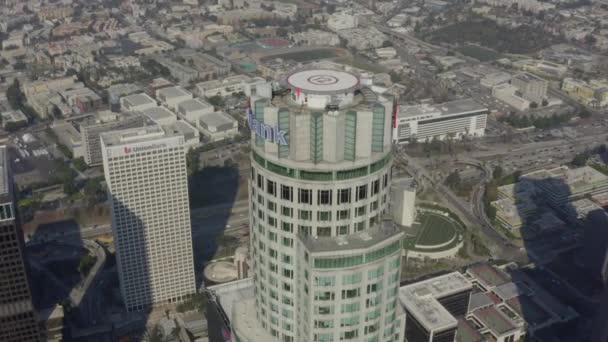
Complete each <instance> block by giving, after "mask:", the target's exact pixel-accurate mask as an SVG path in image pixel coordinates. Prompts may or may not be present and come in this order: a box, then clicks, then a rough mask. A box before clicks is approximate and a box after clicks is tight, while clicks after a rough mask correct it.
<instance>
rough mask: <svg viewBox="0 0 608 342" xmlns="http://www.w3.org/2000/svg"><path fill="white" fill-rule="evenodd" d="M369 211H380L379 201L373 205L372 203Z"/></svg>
mask: <svg viewBox="0 0 608 342" xmlns="http://www.w3.org/2000/svg"><path fill="white" fill-rule="evenodd" d="M369 210H370V211H374V210H378V201H373V202H372V203H370V204H369Z"/></svg>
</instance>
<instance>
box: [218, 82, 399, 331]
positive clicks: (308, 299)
mask: <svg viewBox="0 0 608 342" xmlns="http://www.w3.org/2000/svg"><path fill="white" fill-rule="evenodd" d="M286 81H287V82H286V83H287V85H286V86H285V87H284V89H282V90H279V91H278V92H275V95H274V96H269V94H267V97H261V96H257V97H255V96H254V97H252V98H251V109H250V111H249V123H250V126H251V128H252V146H251V149H252V151H251V164H252V174H251V181H250V192H249V193H250V210H251V249H250V251H251V261H252V269H251V271H252V273H253V274H254V278H253V279H254V282H253V286H254V288H255V291H253V293H254V295H253V297H251V298H250V299H248V300H240V301H239V302H238V303H236V305H234V306H233V307H232V308H231V310H232V312H230V313H228V314H229V315H231V326H232V330H233V334H234V338H235V339H236V341H252V342H253V341H255V342H257V341H264V342H267V341H283V342H285V341H287V342H294V341H297V342H308V341H319V342H322V341H324V342H329V341H336V342H337V341H341V340H357V341H378V342H382V341H401V339H402V336H401V335H402V331H403V324H404V313H403V311H402V310H401V307H400V306H399V305H398V304H397V301H398V289H399V280H400V268H401V253H402V246H401V239H402V237H403V233H402V232H401V230H400V229H399V228H398V227H397V226H396V225H394V224H392V223H389V222H387V221H384V220H383V215H384V214H385V212H386V211H387V209H388V202H389V198H388V197H389V187H390V186H389V184H390V178H391V173H390V170H391V165H392V154H391V114H392V112H393V102H392V100H390V99H388V98H385V97H383V96H381V95H378V94H375V93H373V92H372V91H371V90H370V89H368V88H363V87H361V85H360V81H359V78H358V77H357V76H355V75H353V74H350V73H346V72H342V71H335V70H303V71H298V72H295V73H293V74H291V75H290V76H288V77H287V80H286ZM259 93H260V92H258V94H259Z"/></svg>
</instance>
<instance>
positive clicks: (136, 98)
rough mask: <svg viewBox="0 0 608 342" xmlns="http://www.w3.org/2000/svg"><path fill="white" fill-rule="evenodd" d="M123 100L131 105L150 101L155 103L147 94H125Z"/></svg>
mask: <svg viewBox="0 0 608 342" xmlns="http://www.w3.org/2000/svg"><path fill="white" fill-rule="evenodd" d="M124 101H126V102H128V103H130V104H131V105H132V106H141V105H145V104H150V103H154V104H156V101H155V100H154V99H153V98H151V97H150V96H148V95H147V94H133V95H129V96H125V97H124Z"/></svg>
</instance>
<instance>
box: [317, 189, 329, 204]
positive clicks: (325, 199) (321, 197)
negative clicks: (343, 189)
mask: <svg viewBox="0 0 608 342" xmlns="http://www.w3.org/2000/svg"><path fill="white" fill-rule="evenodd" d="M331 196H332V191H331V190H319V191H318V192H317V204H319V205H329V204H331V202H332V200H331Z"/></svg>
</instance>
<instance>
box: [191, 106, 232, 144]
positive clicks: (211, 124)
mask: <svg viewBox="0 0 608 342" xmlns="http://www.w3.org/2000/svg"><path fill="white" fill-rule="evenodd" d="M238 127H239V125H238V122H237V121H236V120H235V119H233V118H232V117H231V116H229V115H228V114H226V113H224V112H213V113H210V114H206V115H203V116H201V117H200V118H199V119H198V121H197V128H198V129H199V130H200V131H201V133H202V134H203V135H204V136H205V137H206V138H207V139H208V140H210V141H220V140H224V139H228V138H233V137H235V136H236V135H237V134H238V132H239V131H238Z"/></svg>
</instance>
